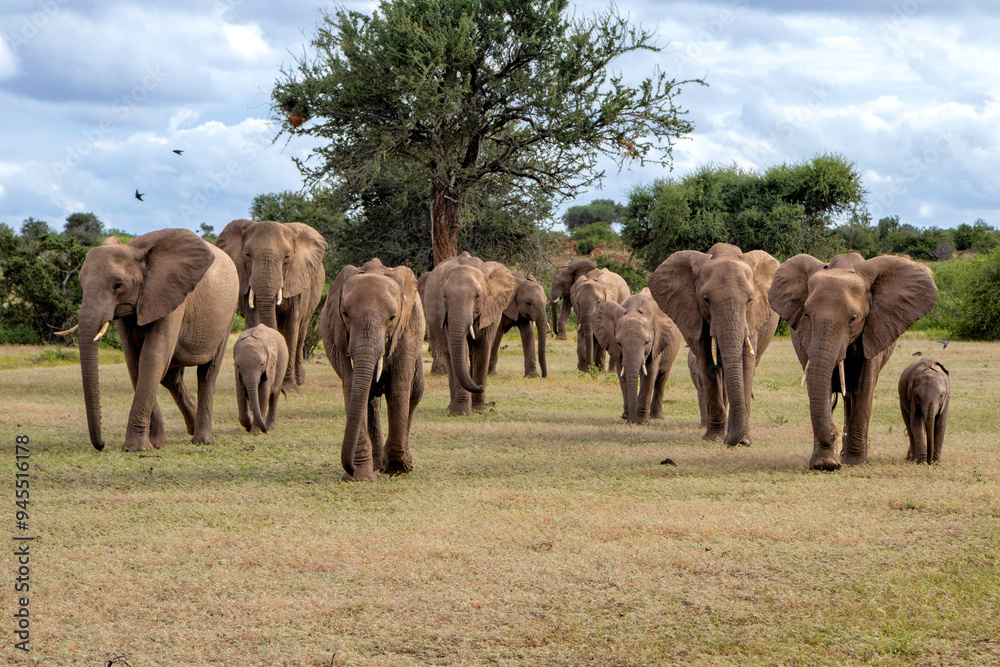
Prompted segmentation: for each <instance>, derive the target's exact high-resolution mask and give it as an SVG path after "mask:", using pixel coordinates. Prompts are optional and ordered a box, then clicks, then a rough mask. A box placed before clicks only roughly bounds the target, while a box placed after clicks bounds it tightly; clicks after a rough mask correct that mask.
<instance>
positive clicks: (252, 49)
mask: <svg viewBox="0 0 1000 667" xmlns="http://www.w3.org/2000/svg"><path fill="white" fill-rule="evenodd" d="M222 34H223V35H225V38H226V42H227V43H228V44H229V48H230V49H232V51H233V52H235V53H236V54H237V55H238V56H239V57H241V58H243V59H244V60H246V61H248V62H257V61H260V60H267V59H269V58H272V57H273V50H272V49H271V47H270V46H268V45H267V42H265V41H264V38H263V36H262V34H261V30H260V26H258V25H232V24H229V23H224V24H223V25H222Z"/></svg>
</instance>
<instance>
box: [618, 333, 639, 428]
mask: <svg viewBox="0 0 1000 667" xmlns="http://www.w3.org/2000/svg"><path fill="white" fill-rule="evenodd" d="M644 361H645V359H644V358H643V351H642V350H639V351H637V352H633V353H626V352H625V350H622V359H621V365H622V367H623V368H624V369H625V374H624V378H625V405H626V406H627V410H628V423H629V424H637V423H639V369H640V368H641V367H642V364H643V362H644Z"/></svg>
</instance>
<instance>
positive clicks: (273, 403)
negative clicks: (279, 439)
mask: <svg viewBox="0 0 1000 667" xmlns="http://www.w3.org/2000/svg"><path fill="white" fill-rule="evenodd" d="M280 394H281V391H280V390H279V391H272V392H270V395H269V396H268V399H267V412H264V409H263V408H261V414H264V415H267V417H265V420H266V422H265V424H264V425H265V426H266V427H267V431H268V433H270V432H271V431H272V430H274V423H275V421H277V419H278V396H279V395H280Z"/></svg>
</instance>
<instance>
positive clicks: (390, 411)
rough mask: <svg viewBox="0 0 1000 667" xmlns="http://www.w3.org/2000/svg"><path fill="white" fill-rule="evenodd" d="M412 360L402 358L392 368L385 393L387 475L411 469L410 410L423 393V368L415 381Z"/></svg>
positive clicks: (413, 408) (385, 467)
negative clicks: (390, 378) (395, 366)
mask: <svg viewBox="0 0 1000 667" xmlns="http://www.w3.org/2000/svg"><path fill="white" fill-rule="evenodd" d="M413 366H414V364H413V362H412V361H408V362H401V367H400V368H394V369H393V375H392V380H391V382H390V383H389V391H388V392H387V393H386V395H385V409H386V413H387V417H388V422H389V428H388V433H387V435H386V439H385V450H384V451H385V464H384V466H383V470H384V472H386V473H387V474H390V475H399V474H402V473H408V472H410V471H411V470H412V469H413V457H412V455H411V454H410V445H409V436H410V422H411V420H412V419H413V411H414V410H415V409H416V407H417V403H418V402H419V401H420V396H421V395H422V394H423V389H424V387H423V372H421V373H420V380H419V382H418V381H417V377H416V375H417V374H416V373H414V368H413Z"/></svg>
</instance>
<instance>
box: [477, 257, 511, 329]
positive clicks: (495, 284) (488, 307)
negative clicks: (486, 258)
mask: <svg viewBox="0 0 1000 667" xmlns="http://www.w3.org/2000/svg"><path fill="white" fill-rule="evenodd" d="M479 269H480V270H481V271H482V272H483V275H484V276H485V277H486V290H487V295H486V302H485V303H484V304H483V308H482V310H481V311H480V313H479V328H480V329H486V328H489V327H491V326H493V325H494V324H497V323H498V322H500V315H501V314H502V313H503V311H504V308H506V307H507V305H508V304H510V300H511V299H512V298H513V297H514V293H515V292H516V291H517V280H515V279H514V274H512V273H511V272H510V269H508V268H507V267H506V266H504V265H503V264H501V263H500V262H483V265H482V266H481V267H479Z"/></svg>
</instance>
